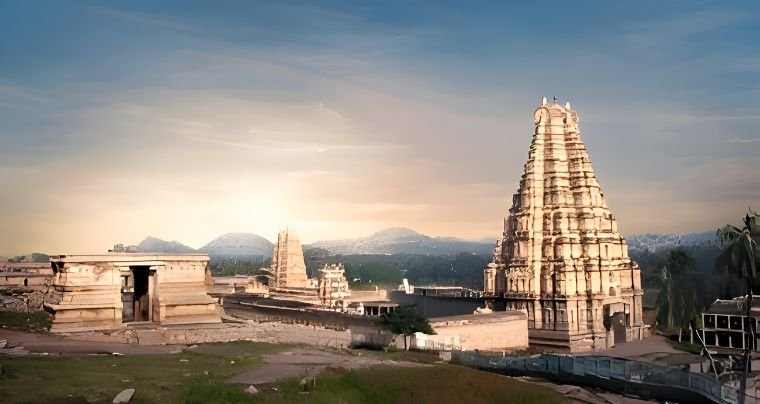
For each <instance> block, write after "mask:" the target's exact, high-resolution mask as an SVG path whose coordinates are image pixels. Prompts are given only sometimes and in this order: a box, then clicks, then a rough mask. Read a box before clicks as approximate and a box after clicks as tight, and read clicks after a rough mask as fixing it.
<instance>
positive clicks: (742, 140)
mask: <svg viewBox="0 0 760 404" xmlns="http://www.w3.org/2000/svg"><path fill="white" fill-rule="evenodd" d="M724 142H725V143H739V144H745V143H756V142H760V137H756V138H750V139H743V138H738V137H734V138H731V139H726V140H724Z"/></svg>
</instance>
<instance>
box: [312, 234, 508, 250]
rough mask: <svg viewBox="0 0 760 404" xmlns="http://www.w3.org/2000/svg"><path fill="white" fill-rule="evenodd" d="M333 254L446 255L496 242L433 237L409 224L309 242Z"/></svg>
mask: <svg viewBox="0 0 760 404" xmlns="http://www.w3.org/2000/svg"><path fill="white" fill-rule="evenodd" d="M308 247H311V248H322V249H325V250H328V251H330V252H331V253H333V254H344V255H347V254H425V255H445V254H456V253H459V252H463V251H464V252H475V253H488V252H490V251H491V250H492V249H493V243H483V242H480V241H469V240H463V239H459V238H455V237H431V236H427V235H424V234H422V233H419V232H417V231H415V230H412V229H408V228H405V227H392V228H390V229H385V230H381V231H379V232H377V233H373V234H371V235H369V236H366V237H359V238H354V239H345V240H326V241H317V242H314V243H311V244H309V245H308Z"/></svg>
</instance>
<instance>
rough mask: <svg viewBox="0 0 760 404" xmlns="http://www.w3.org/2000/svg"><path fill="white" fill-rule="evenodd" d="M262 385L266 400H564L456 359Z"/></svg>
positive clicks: (333, 372) (260, 397)
mask: <svg viewBox="0 0 760 404" xmlns="http://www.w3.org/2000/svg"><path fill="white" fill-rule="evenodd" d="M277 389H278V390H277V391H275V390H273V389H271V388H263V389H262V392H261V393H260V394H259V395H256V396H255V398H256V402H262V403H294V402H308V403H406V402H409V403H462V402H467V403H503V402H510V403H559V402H563V401H564V398H563V397H562V396H561V395H560V394H559V393H557V392H555V391H553V390H551V389H549V388H547V387H543V386H538V385H534V384H529V383H525V382H521V381H518V380H514V379H510V378H507V377H503V376H499V375H496V374H492V373H486V372H481V371H477V370H474V369H470V368H465V367H460V366H454V365H436V366H424V367H411V368H406V367H404V368H399V367H377V368H371V369H360V370H353V371H346V370H329V371H326V372H323V373H322V374H321V375H320V376H318V377H317V380H316V382H315V383H307V384H306V385H305V386H302V385H300V383H299V380H290V381H288V382H285V383H281V384H279V385H278V386H277Z"/></svg>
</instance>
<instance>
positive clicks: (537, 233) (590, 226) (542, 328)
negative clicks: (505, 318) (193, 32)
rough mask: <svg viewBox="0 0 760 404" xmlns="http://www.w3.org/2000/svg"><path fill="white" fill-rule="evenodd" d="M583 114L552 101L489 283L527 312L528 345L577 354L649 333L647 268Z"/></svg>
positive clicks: (538, 118)
mask: <svg viewBox="0 0 760 404" xmlns="http://www.w3.org/2000/svg"><path fill="white" fill-rule="evenodd" d="M578 122H579V119H578V114H577V113H576V112H575V111H573V110H572V109H570V104H569V103H568V104H566V105H565V106H564V107H563V106H561V105H558V104H556V103H554V104H551V105H549V104H547V103H546V99H545V98H544V101H543V103H542V105H541V106H539V107H538V108H537V109H536V112H535V125H536V126H535V133H534V135H533V141H532V143H531V146H530V152H529V154H528V162H527V163H525V171H524V174H523V175H522V179H521V180H520V188H519V189H518V191H517V193H516V194H515V195H514V197H513V198H512V208H511V209H509V217H508V218H507V219H506V220H505V222H504V233H503V235H502V236H501V237H500V238H499V239H498V241H497V243H496V248H495V249H494V253H493V259H492V261H491V263H490V264H489V265H488V266H487V267H486V270H485V274H484V275H485V276H484V278H485V282H484V288H485V293H486V294H487V295H490V296H493V297H494V298H495V300H496V301H498V300H504V301H505V302H506V308H507V309H508V310H525V311H526V312H527V314H528V327H529V336H530V343H531V345H542V346H548V347H552V348H554V349H558V350H570V351H572V352H581V351H591V350H598V349H605V348H607V347H610V346H612V345H614V344H615V343H621V342H625V341H630V340H635V339H640V338H643V337H644V336H645V335H644V334H645V333H646V332H647V331H648V330H647V329H646V326H645V325H644V324H643V323H642V312H641V299H642V296H643V290H642V289H641V272H640V270H639V267H638V265H636V263H634V262H632V261H631V259H630V258H629V257H628V246H627V244H626V241H625V239H623V237H622V236H621V235H620V233H619V232H618V227H617V221H616V219H615V216H613V215H612V213H610V210H609V209H608V208H607V203H606V202H605V200H604V195H603V194H602V191H601V189H600V187H599V183H598V182H597V180H596V177H595V175H594V170H593V168H592V167H591V160H590V159H589V156H588V153H587V152H586V147H585V146H584V144H583V142H582V141H581V138H580V133H579V130H578Z"/></svg>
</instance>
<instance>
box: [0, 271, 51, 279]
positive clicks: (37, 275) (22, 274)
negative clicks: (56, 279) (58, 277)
mask: <svg viewBox="0 0 760 404" xmlns="http://www.w3.org/2000/svg"><path fill="white" fill-rule="evenodd" d="M3 276H4V277H6V278H48V277H51V276H53V274H40V273H35V272H0V277H3Z"/></svg>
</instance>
